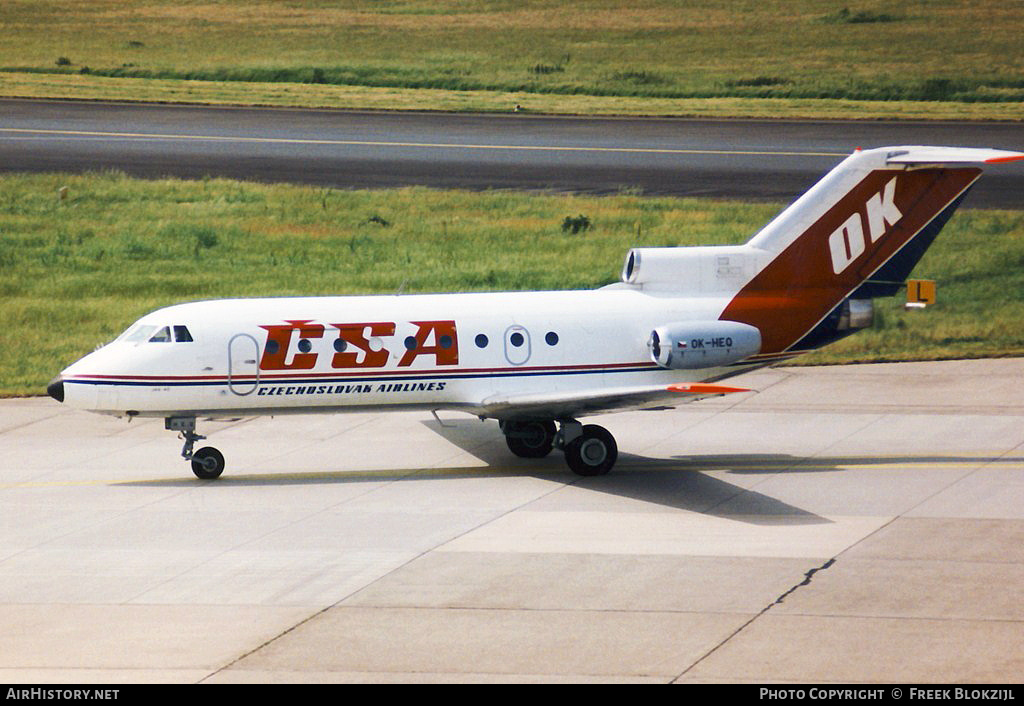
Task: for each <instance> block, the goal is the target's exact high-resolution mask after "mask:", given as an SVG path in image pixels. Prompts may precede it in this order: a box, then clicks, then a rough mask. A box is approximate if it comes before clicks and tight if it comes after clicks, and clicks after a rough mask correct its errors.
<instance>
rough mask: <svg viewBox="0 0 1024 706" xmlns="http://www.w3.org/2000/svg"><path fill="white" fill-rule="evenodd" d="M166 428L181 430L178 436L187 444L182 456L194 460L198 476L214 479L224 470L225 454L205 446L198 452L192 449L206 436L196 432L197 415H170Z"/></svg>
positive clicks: (193, 465)
mask: <svg viewBox="0 0 1024 706" xmlns="http://www.w3.org/2000/svg"><path fill="white" fill-rule="evenodd" d="M164 429H169V430H170V431H176V432H179V434H178V437H179V438H181V439H184V440H185V445H184V446H182V447H181V457H182V458H183V459H185V460H186V461H191V462H192V472H193V473H195V474H196V478H200V479H202V480H213V479H214V478H219V477H220V474H221V473H223V472H224V454H222V453H221V452H220V451H218V450H217V449H215V448H213V447H212V446H204V447H203V448H201V449H199V450H198V451H196V452H193V451H192V447H193V446H195V443H196V442H197V441H202V440H203V439H205V438H206V437H205V436H200V435H199V434H196V418H195V417H168V418H167V419H165V420H164Z"/></svg>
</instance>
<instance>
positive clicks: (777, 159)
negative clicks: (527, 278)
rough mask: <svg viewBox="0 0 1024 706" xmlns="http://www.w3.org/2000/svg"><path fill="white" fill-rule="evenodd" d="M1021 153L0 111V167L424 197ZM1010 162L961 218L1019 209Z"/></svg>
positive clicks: (785, 124)
mask: <svg viewBox="0 0 1024 706" xmlns="http://www.w3.org/2000/svg"><path fill="white" fill-rule="evenodd" d="M900 144H938V145H950V146H964V147H997V148H1003V149H1011V150H1021V149H1024V130H1022V128H1021V124H1020V123H939V122H935V123H930V122H929V123H925V122H885V121H872V122H842V121H834V122H807V121H756V120H715V121H711V120H682V119H657V118H649V119H648V118H574V117H545V116H535V115H523V114H509V115H463V114H443V113H397V112H396V113H352V112H341V111H330V110H285V109H252V108H209V107H198V106H172V105H146V104H116V103H90V102H54V101H27V100H10V99H8V100H0V171H7V172H12V171H14V172H20V171H30V172H38V171H56V170H61V171H71V172H82V171H88V170H100V169H120V170H123V171H125V172H127V173H128V174H131V175H135V176H141V177H161V176H177V177H183V178H200V177H203V176H206V175H210V176H226V177H233V178H238V179H250V180H258V181H268V182H275V181H280V182H292V183H306V184H316V185H321V186H325V187H332V188H369V187H394V186H411V185H425V186H432V187H453V188H467V189H503V188H514V189H549V190H558V191H573V192H589V193H609V192H616V191H620V190H624V189H626V190H638V191H641V192H643V193H647V194H672V195H685V196H710V197H730V198H747V199H761V200H779V201H789V200H792V199H794V198H795V197H796V196H798V195H799V194H801V193H803V192H804V191H805V190H806V189H808V188H809V187H810V186H811V185H813V184H814V183H815V182H816V181H817V180H818V178H819V177H820V176H821V175H822V174H824V173H825V172H827V171H828V170H829V169H830V168H831V167H832V166H834V165H835V164H836V163H837V162H839V161H840V160H841V159H842V158H843V157H844V156H845V155H847V154H849V153H850V152H851V151H852V150H853V149H855V148H856V147H864V148H869V147H880V146H886V145H900ZM1022 193H1024V164H1021V163H1017V164H1006V165H1000V167H999V168H998V169H991V170H989V173H988V174H986V176H985V177H984V178H983V179H982V180H981V181H979V183H978V185H977V186H976V187H975V188H974V190H972V192H971V194H970V195H969V196H968V199H967V201H966V205H967V206H968V207H970V206H974V207H1003V208H1021V207H1022V199H1021V194H1022Z"/></svg>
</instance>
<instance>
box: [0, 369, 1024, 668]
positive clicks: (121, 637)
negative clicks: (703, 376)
mask: <svg viewBox="0 0 1024 706" xmlns="http://www.w3.org/2000/svg"><path fill="white" fill-rule="evenodd" d="M740 380H742V382H740V384H743V385H745V386H748V387H751V388H752V389H754V390H756V391H757V392H756V393H745V394H742V395H734V396H730V397H729V398H721V399H718V400H707V401H703V402H699V403H695V404H691V405H687V406H683V407H680V408H678V409H676V410H671V411H661V412H634V413H625V414H613V415H607V416H604V417H601V418H600V420H601V421H600V423H601V424H603V425H604V426H606V427H608V428H609V429H610V430H611V431H612V432H613V433H614V434H615V435H616V437H617V439H618V442H619V448H620V453H621V455H620V462H619V464H618V466H617V467H616V469H615V470H614V471H613V472H612V473H611V474H610V475H608V476H606V477H603V478H588V479H582V478H579V477H576V476H574V475H572V474H571V473H570V472H568V471H567V470H566V468H565V466H564V464H563V462H562V459H561V458H560V457H559V455H558V454H553V455H552V456H551V457H549V458H547V459H544V460H541V461H525V460H522V459H516V458H513V457H511V455H510V454H509V453H508V452H507V450H506V449H505V448H504V442H503V440H502V438H501V436H500V434H499V432H498V430H497V428H496V425H495V424H493V423H482V422H479V421H478V420H476V419H472V418H468V417H464V416H460V415H454V414H451V415H442V421H443V422H444V426H440V425H439V424H438V423H437V422H436V421H435V420H434V419H433V418H432V417H431V416H430V415H429V414H421V413H395V414H352V415H338V416H310V417H287V418H277V419H269V418H267V419H256V420H245V421H237V422H225V423H218V424H214V423H206V424H204V425H201V427H200V432H201V433H208V434H209V435H210V441H209V442H208V443H212V444H214V445H216V446H217V447H219V448H220V449H221V450H222V451H223V452H224V453H225V455H226V457H227V470H226V471H225V475H224V476H223V477H222V478H221V479H220V480H218V481H215V482H201V481H198V480H196V479H195V478H193V477H192V475H191V473H190V472H189V469H188V467H187V465H186V463H185V462H184V461H182V460H181V459H180V458H178V457H177V455H178V452H179V449H180V442H179V441H177V440H176V439H175V437H174V435H173V434H172V433H170V432H166V431H164V430H163V428H162V426H163V425H162V422H161V421H160V420H135V421H133V422H131V423H128V422H126V421H123V420H118V419H113V418H106V417H99V416H95V415H90V414H87V413H84V412H78V411H74V410H68V409H66V408H63V407H61V406H60V405H58V404H57V403H56V402H54V401H53V400H50V399H49V398H31V399H13V400H10V399H9V400H3V401H0V458H2V459H3V461H2V462H0V464H2V465H0V469H2V472H0V624H2V625H3V626H4V629H3V630H2V631H0V681H3V682H5V683H24V682H32V683H35V682H47V683H59V682H76V683H99V682H107V681H111V682H120V683H127V682H161V681H166V682H381V681H397V682H408V681H414V682H434V681H439V682H476V681H480V682H495V681H498V682H520V681H522V682H560V681H570V682H587V681H595V682H658V683H665V682H684V683H691V682H758V683H764V682H841V683H855V682H857V683H861V682H867V683H896V684H900V683H951V682H958V683H999V682H1005V683H1015V682H1019V680H1020V675H1021V674H1022V673H1024V602H1022V601H1021V600H1020V587H1021V585H1024V502H1022V499H1024V359H1002V360H987V361H954V362H938V363H906V364H885V365H862V366H835V367H819V368H781V369H774V370H762V371H759V372H757V373H752V374H750V375H748V376H745V377H742V378H739V379H737V381H738V382H739V381H740Z"/></svg>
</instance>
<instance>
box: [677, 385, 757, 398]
mask: <svg viewBox="0 0 1024 706" xmlns="http://www.w3.org/2000/svg"><path fill="white" fill-rule="evenodd" d="M668 391H669V392H682V393H683V394H687V395H728V394H730V393H733V392H750V390H748V389H746V388H745V387H727V386H725V385H709V384H707V383H703V382H684V383H680V384H678V385H669V386H668Z"/></svg>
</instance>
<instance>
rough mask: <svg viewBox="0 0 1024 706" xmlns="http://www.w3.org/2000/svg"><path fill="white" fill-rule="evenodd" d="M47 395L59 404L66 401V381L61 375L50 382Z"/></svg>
mask: <svg viewBox="0 0 1024 706" xmlns="http://www.w3.org/2000/svg"><path fill="white" fill-rule="evenodd" d="M46 394H48V395H49V396H50V397H52V398H53V399H55V400H57V401H58V402H63V401H64V379H63V378H61V376H60V375H58V376H57V377H55V378H54V379H53V380H51V381H50V384H49V385H47V386H46Z"/></svg>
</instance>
